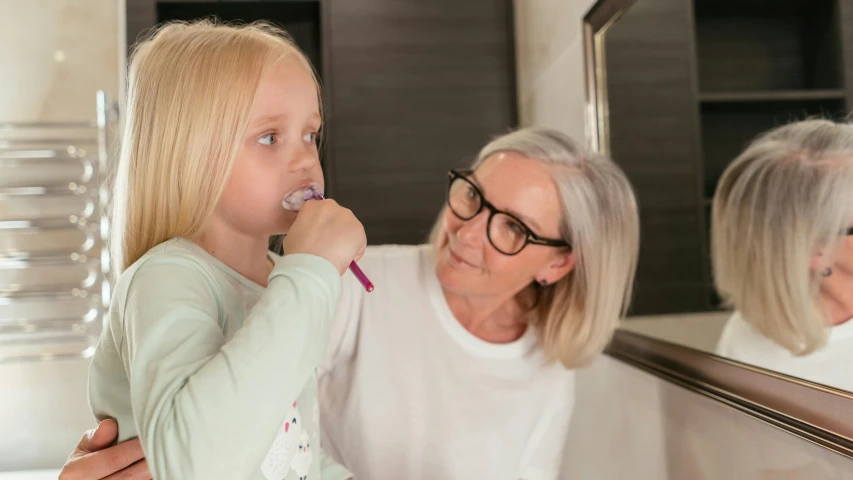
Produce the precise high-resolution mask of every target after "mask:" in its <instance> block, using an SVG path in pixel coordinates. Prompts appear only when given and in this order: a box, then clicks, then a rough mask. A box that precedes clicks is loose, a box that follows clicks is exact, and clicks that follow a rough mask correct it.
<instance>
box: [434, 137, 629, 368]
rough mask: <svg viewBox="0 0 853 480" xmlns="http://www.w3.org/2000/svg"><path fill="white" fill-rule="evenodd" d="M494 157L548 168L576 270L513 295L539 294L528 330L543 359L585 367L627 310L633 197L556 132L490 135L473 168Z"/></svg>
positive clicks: (610, 168)
mask: <svg viewBox="0 0 853 480" xmlns="http://www.w3.org/2000/svg"><path fill="white" fill-rule="evenodd" d="M501 152H515V153H518V154H520V155H522V156H524V157H527V158H530V159H533V160H537V161H539V162H542V163H543V164H545V165H547V166H548V167H549V171H550V173H551V178H552V180H553V181H554V184H555V185H556V186H557V189H558V191H559V193H560V196H561V200H562V211H563V215H562V219H561V236H562V239H563V240H565V241H567V242H569V243H570V244H571V245H572V247H573V251H574V254H575V269H574V270H573V271H572V272H571V273H569V274H568V275H566V277H564V278H563V279H561V280H559V281H558V282H556V283H555V284H553V285H551V286H549V287H548V288H546V289H544V290H541V291H537V290H536V287H533V286H531V287H529V288H528V289H527V290H526V291H523V292H521V293H520V295H525V294H531V293H534V292H535V293H534V294H535V295H538V299H537V302H536V310H535V313H536V315H535V316H533V317H532V318H531V324H532V325H534V327H535V328H537V331H538V333H539V341H540V344H541V345H542V347H543V349H544V351H545V353H546V355H547V356H548V358H549V359H550V360H559V361H560V362H561V363H562V364H563V365H564V366H565V367H566V368H575V367H580V366H583V365H586V364H588V363H589V362H590V361H591V360H592V359H593V358H594V357H595V356H597V355H598V354H600V353H601V352H602V351H603V350H604V348H605V347H606V346H607V344H608V343H609V341H610V339H611V337H612V336H613V332H614V331H615V330H616V328H617V326H618V324H619V319H620V318H621V317H622V316H624V315H625V313H626V311H627V308H628V306H629V304H630V299H631V292H632V289H633V283H634V274H635V272H636V268H637V257H638V254H639V242H640V228H639V216H638V213H637V202H636V199H635V197H634V192H633V190H632V189H631V185H630V183H629V182H628V179H627V178H626V176H625V174H624V173H623V172H622V170H621V169H620V168H619V167H618V166H617V165H616V164H615V163H613V162H612V161H611V160H610V159H608V158H606V157H604V156H601V155H595V154H592V153H589V152H586V151H584V150H583V149H582V148H581V147H579V146H578V144H577V143H575V142H574V141H572V139H571V138H569V137H568V136H566V135H564V134H562V133H561V132H558V131H556V130H552V129H548V128H542V127H531V128H524V129H521V130H516V131H514V132H511V133H508V134H506V135H502V136H500V137H497V138H495V139H494V140H492V141H491V142H490V143H489V144H487V145H486V146H485V147H483V149H482V150H480V153H479V155H478V156H477V159H476V161H475V162H474V164H473V166H472V168H474V169H476V168H477V167H478V166H479V165H480V164H482V163H483V162H484V161H485V160H486V159H487V158H489V157H491V156H492V155H495V154H497V153H501ZM440 218H441V217H439V219H440ZM439 225H440V220H439V222H438V223H437V227H438V226H439ZM439 230H440V228H436V230H435V232H436V233H438V231H439ZM434 240H436V241H438V242H440V241H441V239H438V238H437V235H436V236H434Z"/></svg>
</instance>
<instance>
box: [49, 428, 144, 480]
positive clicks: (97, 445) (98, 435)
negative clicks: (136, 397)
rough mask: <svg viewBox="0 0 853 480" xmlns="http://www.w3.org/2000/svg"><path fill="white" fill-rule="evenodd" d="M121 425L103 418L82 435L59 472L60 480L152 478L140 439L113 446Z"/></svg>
mask: <svg viewBox="0 0 853 480" xmlns="http://www.w3.org/2000/svg"><path fill="white" fill-rule="evenodd" d="M116 437H118V425H116V422H115V421H113V420H104V421H103V422H101V423H100V425H98V426H97V428H93V429H92V430H89V431H88V432H86V433H85V434H83V438H81V439H80V443H78V444H77V448H75V449H74V451H73V452H72V453H71V456H70V457H68V461H66V462H65V465H64V466H63V467H62V471H61V472H60V473H59V480H118V479H121V480H151V473H149V472H148V464H147V463H146V462H145V454H144V453H143V452H142V446H141V445H140V444H139V439H138V438H135V439H133V440H129V441H127V442H124V443H120V444H118V445H115V446H112V447H110V445H111V444H112V443H113V442H114V441H115V440H116Z"/></svg>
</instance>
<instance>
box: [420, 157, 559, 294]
mask: <svg viewBox="0 0 853 480" xmlns="http://www.w3.org/2000/svg"><path fill="white" fill-rule="evenodd" d="M467 178H468V179H469V180H470V181H471V182H472V183H473V184H474V185H475V186H476V187H477V189H479V191H480V192H481V193H482V195H483V198H484V199H485V200H486V201H487V202H489V203H491V204H492V205H494V207H495V208H496V209H497V210H500V211H503V212H507V213H510V214H511V215H513V216H514V217H516V218H517V219H519V220H520V221H521V222H523V224H524V226H526V227H527V228H529V229H530V231H532V232H533V233H534V234H535V235H537V236H539V237H544V238H548V239H554V240H559V239H560V238H561V236H560V224H561V221H562V218H563V213H562V206H561V205H562V200H561V198H560V195H559V192H558V191H557V187H556V185H555V184H554V182H553V180H552V179H551V175H550V174H549V172H548V167H547V166H546V165H544V164H543V163H541V162H539V161H536V160H533V159H530V158H526V157H524V156H522V155H520V154H518V153H514V152H502V153H497V154H495V155H492V156H491V157H489V158H487V159H486V160H485V161H484V162H483V163H482V164H481V165H480V167H479V168H477V170H476V171H474V172H473V174H471V175H469V176H468V177H467ZM464 190H465V191H464V192H461V193H460V195H465V196H466V197H465V198H470V197H472V196H475V195H476V193H475V192H473V191H470V188H469V187H465V188H464ZM489 215H490V210H489V209H488V208H485V207H484V208H483V209H482V210H481V211H480V212H479V213H478V214H477V215H476V216H474V217H473V218H471V219H470V220H467V221H465V220H461V219H460V218H459V217H457V216H456V215H455V214H454V213H453V212H452V211H451V209H450V208H446V209H445V211H444V213H443V215H442V219H441V222H442V223H441V232H440V235H439V242H438V243H439V248H438V258H437V262H436V274H437V275H438V279H439V281H440V282H441V285H442V287H444V289H445V290H449V291H451V292H453V293H456V294H458V295H463V296H468V297H511V296H513V295H515V294H516V293H518V292H519V291H521V290H522V289H524V288H525V287H527V286H528V285H530V283H531V282H534V281H536V282H539V281H542V280H545V281H547V282H548V283H549V284H552V283H554V282H556V281H557V280H559V279H560V278H562V277H563V276H565V275H566V274H567V273H569V272H570V271H571V270H572V269H573V268H574V254H573V253H571V252H570V251H569V249H567V248H560V247H548V246H542V245H533V244H529V245H526V246H525V247H524V249H523V250H521V252H519V253H518V254H516V255H505V254H504V253H501V252H500V251H498V250H497V249H496V248H495V247H494V246H493V245H492V244H491V243H490V241H489V237H488V236H487V224H488V220H489ZM515 227H516V226H513V228H515ZM492 239H493V240H494V241H496V242H498V243H499V240H498V239H497V238H496V230H495V229H494V228H493V229H492Z"/></svg>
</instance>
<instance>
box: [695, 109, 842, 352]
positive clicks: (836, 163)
mask: <svg viewBox="0 0 853 480" xmlns="http://www.w3.org/2000/svg"><path fill="white" fill-rule="evenodd" d="M851 157H853V125H849V124H844V123H834V122H831V121H828V120H806V121H802V122H797V123H793V124H790V125H786V126H783V127H780V128H777V129H775V130H771V131H770V132H767V133H766V134H764V135H762V136H760V137H758V138H757V139H756V140H755V141H754V142H753V143H752V144H751V145H750V146H749V147H748V148H747V149H746V150H745V151H744V152H743V153H742V154H741V155H740V156H738V157H737V158H736V159H735V160H734V162H732V164H731V165H730V166H729V167H728V168H727V169H726V171H725V172H724V173H723V176H722V178H721V179H720V183H719V186H718V187H717V192H716V194H715V196H714V204H713V213H712V228H711V230H712V235H711V249H712V259H713V266H714V277H715V282H716V285H717V289H718V290H719V292H720V294H721V296H722V298H723V300H724V301H725V302H726V303H727V304H728V305H729V306H731V307H734V308H735V309H737V310H738V311H739V312H740V314H741V316H742V317H743V318H744V320H746V321H747V322H749V323H750V324H751V325H752V326H753V327H754V328H756V329H757V330H758V331H759V332H761V333H762V334H763V335H765V336H766V337H768V338H769V339H771V340H773V341H774V342H776V343H777V344H779V345H781V346H782V347H784V348H786V349H787V350H788V351H790V352H791V353H792V354H794V355H805V354H808V353H811V352H813V351H814V350H816V349H818V348H820V347H821V346H823V345H825V344H826V341H827V333H826V328H825V327H826V326H827V325H828V324H829V322H828V320H829V319H828V317H827V313H826V311H825V310H824V309H823V307H822V306H821V304H820V300H819V288H820V276H819V275H818V274H816V273H815V272H813V271H812V267H813V265H812V260H813V258H815V255H817V254H818V253H820V252H822V253H823V255H822V256H821V260H822V263H823V266H827V265H831V264H832V263H833V262H832V257H833V255H834V251H835V248H836V246H838V245H840V242H841V240H842V239H843V237H842V236H841V235H840V233H839V232H843V231H844V230H846V229H847V226H848V222H849V221H850V218H851V217H853V160H851Z"/></svg>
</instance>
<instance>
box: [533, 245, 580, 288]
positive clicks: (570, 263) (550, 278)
mask: <svg viewBox="0 0 853 480" xmlns="http://www.w3.org/2000/svg"><path fill="white" fill-rule="evenodd" d="M574 269H575V254H574V252H565V253H560V254H559V255H557V256H556V257H555V258H554V259H553V260H552V261H551V263H549V264H548V265H546V266H545V267H544V268H543V269H542V270H540V271H539V272H537V274H536V282H538V283H540V284H541V283H542V282H543V281H545V282H546V284H547V285H551V284H554V283H556V282H558V281H559V280H561V279H562V278H563V277H565V276H566V275H568V274H569V272H571V271H572V270H574Z"/></svg>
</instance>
